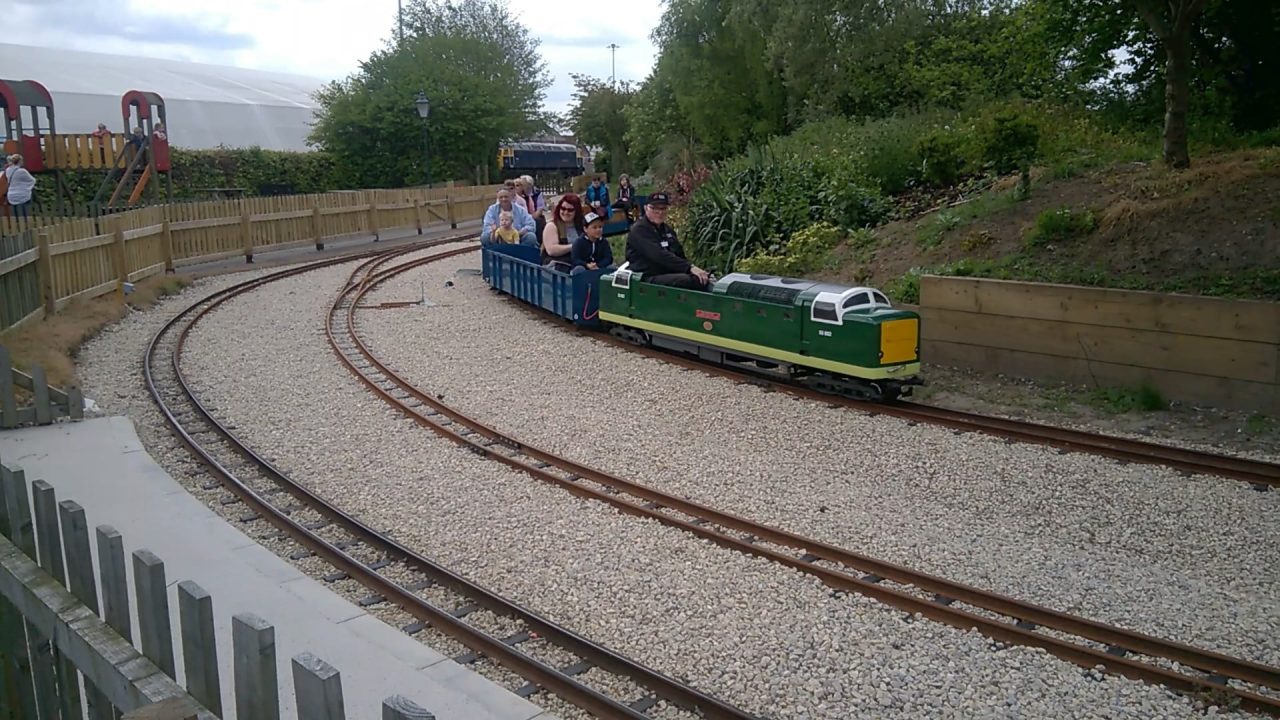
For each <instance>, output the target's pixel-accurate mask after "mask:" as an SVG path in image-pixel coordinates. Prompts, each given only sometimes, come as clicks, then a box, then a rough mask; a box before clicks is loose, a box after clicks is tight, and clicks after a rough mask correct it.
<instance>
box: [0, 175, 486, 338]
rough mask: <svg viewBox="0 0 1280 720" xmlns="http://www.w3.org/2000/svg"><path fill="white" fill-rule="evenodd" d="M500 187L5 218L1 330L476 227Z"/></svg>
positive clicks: (0, 235) (0, 247)
mask: <svg viewBox="0 0 1280 720" xmlns="http://www.w3.org/2000/svg"><path fill="white" fill-rule="evenodd" d="M499 187H501V186H499V185H490V186H468V187H444V188H431V189H427V188H408V189H403V190H360V191H344V192H330V193H321V194H313V195H286V196H276V197H259V198H243V199H240V200H221V201H210V202H193V203H176V204H169V205H155V206H151V207H145V208H140V209H138V210H131V211H128V212H121V213H115V214H110V215H102V216H98V217H90V218H11V217H3V218H0V299H2V300H3V301H4V309H3V311H0V330H4V329H7V328H10V327H15V326H19V325H22V324H23V323H27V322H31V321H33V320H36V319H39V318H42V317H46V316H49V315H52V314H54V313H55V312H57V311H58V310H61V309H63V308H65V307H66V306H67V305H68V304H70V303H72V302H75V301H76V300H80V299H89V298H93V297H97V296H99V295H103V294H105V293H108V292H112V291H121V292H123V290H124V287H125V285H126V284H128V283H134V282H138V281H139V280H142V279H145V278H148V277H151V276H152V275H157V274H159V273H163V272H173V271H175V270H176V269H177V268H181V267H183V266H187V265H192V264H195V263H202V262H209V261H213V260H220V259H226V258H230V257H236V256H239V255H243V256H244V257H245V259H246V261H248V262H252V261H253V257H254V253H255V252H260V251H262V250H266V249H281V248H289V247H301V246H305V245H311V244H314V245H315V246H316V249H317V250H323V249H324V245H325V242H326V241H327V240H333V239H336V238H342V237H348V236H359V235H372V236H373V237H374V238H375V239H377V238H380V237H381V236H382V235H383V234H385V233H387V232H389V231H392V230H405V229H410V228H413V229H416V230H417V232H419V233H421V232H422V231H423V229H424V228H427V227H430V226H432V225H438V224H443V223H448V224H449V226H450V227H452V228H457V226H458V223H459V222H460V221H466V220H470V219H478V218H479V217H481V216H482V215H483V213H484V211H485V209H486V208H487V207H488V206H489V205H490V204H491V203H492V202H493V198H494V194H495V192H496V191H497V189H498V188H499Z"/></svg>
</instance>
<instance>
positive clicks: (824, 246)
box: [736, 222, 844, 277]
mask: <svg viewBox="0 0 1280 720" xmlns="http://www.w3.org/2000/svg"><path fill="white" fill-rule="evenodd" d="M843 239H844V232H842V231H841V230H840V228H838V227H836V226H835V225H832V224H831V223H829V222H820V223H815V224H813V225H810V226H809V227H806V228H805V229H803V230H801V231H800V232H798V233H796V234H795V235H792V236H791V239H790V240H788V241H787V243H786V245H785V246H784V247H783V248H782V252H781V253H778V254H767V253H764V252H761V253H757V254H755V255H752V256H751V257H749V258H745V259H743V260H742V261H740V262H739V263H738V264H737V268H736V269H737V270H739V271H741V272H749V273H765V274H767V275H782V276H785V277H804V276H805V275H807V274H809V273H813V272H816V271H818V270H821V269H822V268H823V267H825V266H826V264H827V260H828V257H829V256H830V254H831V251H832V250H834V249H835V248H836V246H838V245H839V244H840V242H841V240H843Z"/></svg>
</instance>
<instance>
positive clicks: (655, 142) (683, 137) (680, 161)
mask: <svg viewBox="0 0 1280 720" xmlns="http://www.w3.org/2000/svg"><path fill="white" fill-rule="evenodd" d="M669 67H670V63H669V61H668V60H663V59H661V58H659V60H658V62H657V63H656V64H655V65H654V68H653V71H652V72H651V73H650V74H649V77H647V78H645V80H644V82H643V83H641V84H640V87H639V88H637V89H636V93H635V95H634V96H633V97H632V98H631V101H630V102H628V103H627V106H626V107H625V108H624V110H623V112H624V113H625V114H626V116H627V134H626V138H627V142H628V144H629V146H630V148H631V160H632V163H633V164H635V166H636V168H637V169H640V170H646V171H649V172H652V173H654V174H655V175H658V176H661V177H667V176H670V175H672V174H673V173H675V172H676V171H677V170H679V169H682V168H692V167H695V166H696V165H698V164H700V163H701V162H702V161H703V159H704V157H703V156H704V155H705V149H704V148H703V147H702V146H701V145H700V144H699V143H697V142H696V141H695V140H694V137H693V133H692V130H691V128H690V125H689V122H688V120H687V119H686V118H685V116H684V115H683V114H682V113H681V112H680V108H679V106H678V105H677V104H676V96H675V89H674V88H673V87H672V85H671V77H670V70H669Z"/></svg>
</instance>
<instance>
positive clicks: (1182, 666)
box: [327, 258, 1280, 716]
mask: <svg viewBox="0 0 1280 720" xmlns="http://www.w3.org/2000/svg"><path fill="white" fill-rule="evenodd" d="M437 259H439V258H427V259H418V260H414V261H410V262H405V263H402V264H399V265H395V266H392V267H383V268H379V269H377V270H376V271H373V272H370V273H368V274H366V276H365V277H364V279H363V280H362V281H361V282H360V283H357V284H351V285H348V287H347V288H345V289H344V290H343V292H342V293H341V294H340V295H339V297H338V298H337V299H335V301H334V303H333V305H332V306H331V308H330V315H329V321H328V330H327V331H328V334H329V341H330V344H331V346H332V347H333V349H334V352H335V354H336V355H337V356H338V358H339V359H340V361H341V362H342V363H343V364H344V365H346V367H347V368H348V369H349V370H350V371H351V372H352V373H353V374H354V375H355V376H356V377H357V378H358V379H359V380H360V381H361V382H363V383H364V384H365V385H366V386H367V387H369V388H370V390H372V391H373V392H374V393H375V394H377V395H378V396H379V397H381V398H382V399H383V400H384V401H385V402H387V403H388V404H390V405H391V406H392V407H394V408H396V409H398V410H400V411H401V412H402V413H404V414H405V415H406V416H407V417H408V418H410V419H412V420H413V421H415V422H416V423H418V424H419V425H421V426H423V427H425V428H428V429H430V430H432V431H434V432H436V433H437V434H439V435H440V436H442V437H445V438H447V439H449V440H452V441H453V442H455V443H457V444H458V445H461V446H463V447H465V448H467V449H468V450H470V451H472V452H474V453H476V454H478V455H481V456H484V457H487V458H489V459H491V460H494V461H496V462H500V463H502V464H505V465H507V466H509V467H512V468H514V469H517V470H520V471H523V472H525V473H527V474H529V475H531V476H533V477H535V478H537V479H540V480H543V481H545V482H548V483H552V484H554V485H557V486H559V487H562V488H564V489H565V490H567V491H569V492H571V493H573V494H575V495H577V496H579V497H584V498H589V499H593V500H597V501H600V502H603V503H607V504H609V505H611V506H613V507H616V508H618V509H619V510H621V511H623V512H627V513H630V514H633V515H637V516H641V517H649V518H652V519H655V520H657V521H659V522H662V523H663V524H666V525H668V526H671V527H676V528H680V529H682V530H684V531H686V532H689V533H691V534H693V535H696V536H698V537H701V538H706V539H709V540H712V541H714V542H716V543H718V544H720V545H722V546H724V547H728V548H731V549H734V550H738V551H740V552H743V553H747V554H751V555H756V556H760V557H765V558H768V559H770V560H772V561H774V562H777V563H779V564H781V565H784V566H787V567H790V568H794V569H797V570H800V571H802V572H806V573H809V574H811V575H813V576H815V577H817V578H819V579H821V580H822V581H823V582H824V583H826V584H827V585H828V586H830V587H832V588H835V589H837V590H841V591H848V592H857V593H860V594H862V595H866V596H868V597H872V598H875V599H877V600H880V601H881V602H884V603H886V604H889V605H891V606H894V607H897V608H901V609H903V610H906V611H907V612H910V613H920V614H921V615H924V616H926V617H929V618H931V619H934V620H937V621H939V622H944V623H947V624H949V625H953V626H955V627H958V628H962V629H968V628H977V629H978V630H979V631H981V632H982V633H984V634H985V635H987V636H988V637H991V638H993V639H994V640H997V641H1000V642H1006V643H1012V644H1019V645H1026V646H1031V647H1039V648H1043V649H1044V650H1046V651H1048V652H1050V653H1052V654H1054V655H1056V656H1057V657H1060V658H1062V659H1065V660H1068V661H1070V662H1074V663H1076V664H1079V665H1081V666H1083V667H1086V668H1096V667H1101V668H1103V669H1105V670H1106V671H1108V672H1112V673H1116V674H1119V675H1123V676H1126V677H1129V678H1133V679H1137V680H1142V681H1145V682H1150V683H1157V684H1161V685H1164V686H1167V687H1169V688H1171V689H1174V690H1176V691H1179V692H1183V693H1187V694H1192V695H1201V696H1203V697H1206V698H1219V697H1222V696H1223V695H1225V696H1228V697H1230V698H1232V702H1235V703H1238V704H1239V706H1240V707H1241V708H1243V709H1246V710H1250V711H1254V712H1263V713H1267V714H1271V715H1275V716H1280V692H1277V691H1280V668H1275V667H1271V666H1267V665H1263V664H1259V663H1254V662H1251V661H1248V660H1244V659H1241V658H1236V657H1232V656H1229V655H1225V654H1222V653H1216V652H1212V651H1208V650H1203V649H1200V648H1195V647H1192V646H1190V645H1186V644H1182V643H1178V642H1173V641H1169V640H1165V639H1162V638H1158V637H1154V636H1150V635H1146V634H1142V633H1137V632H1133V631H1130V630H1126V629H1123V628H1120V627H1116V626H1112V625H1108V624H1105V623H1100V622H1096V621H1092V620H1089V619H1086V618H1082V617H1078V616H1074V615H1070V614H1067V613H1063V612H1059V611H1056V610H1053V609H1051V608H1048V607H1045V606H1041V605H1037V604H1033V603H1028V602H1023V601H1020V600H1017V599H1015V598H1012V597H1008V596H1005V595H1000V594H997V593H992V592H988V591H985V590H982V589H979V588H976V587H973V586H969V585H965V584H962V583H957V582H952V581H950V580H946V579H945V578H941V577H938V576H934V575H929V574H926V573H922V572H918V571H915V570H912V569H910V568H907V567H904V566H901V565H896V564H893V563H888V562H885V561H882V560H878V559H875V558H871V557H868V556H865V555H861V554H859V553H856V552H852V551H849V550H846V549H843V548H839V547H836V546H833V545H830V544H827V543H824V542H821V541H818V540H815V539H812V538H806V537H803V536H801V535H798V534H795V533H791V532H788V531H786V530H782V529H779V528H774V527H770V526H766V525H762V524H760V523H756V522H754V521H752V520H750V519H747V518H744V517H740V516H736V515H733V514H730V513H726V512H722V511H719V510H716V509H714V508H711V507H708V506H705V505H701V504H699V503H696V502H692V501H689V500H686V499H684V498H681V497H678V496H674V495H671V494H668V493H664V492H662V491H660V490H656V489H654V488H650V487H647V486H644V485H641V484H639V483H636V482H633V481H630V480H627V479H624V478H621V477H618V476H615V475H612V474H609V473H606V472H604V471H601V470H597V469H595V468H591V467H588V466H586V465H583V464H580V463H577V462H574V461H573V460H570V459H568V458H564V457H560V456H557V455H554V454H552V453H550V452H548V451H545V450H542V449H539V448H537V447H534V446H531V445H529V444H527V443H525V442H523V441H521V440H520V439H518V438H514V437H511V436H508V435H505V434H503V433H501V432H499V431H497V430H495V429H494V428H492V427H489V426H487V425H485V424H484V423H482V422H481V421H479V420H477V419H475V418H471V417H468V416H467V415H465V414H463V413H461V412H459V411H457V410H456V409H454V408H452V407H450V406H449V405H447V404H445V403H444V402H442V401H440V400H439V399H437V398H436V397H434V396H433V395H432V394H430V393H426V392H423V391H422V390H420V389H419V388H417V387H415V386H413V385H412V384H411V383H410V382H408V381H407V380H405V379H404V378H403V377H401V376H400V375H398V374H397V373H396V372H395V371H394V370H393V369H392V368H390V367H388V366H386V365H385V364H384V363H382V362H381V361H380V360H379V359H378V358H377V357H376V356H375V355H374V354H373V353H372V351H370V349H369V348H368V347H367V345H366V344H365V343H364V341H363V339H362V338H361V337H360V335H359V332H358V327H357V322H356V316H357V309H358V308H359V306H360V305H359V303H360V301H361V299H362V298H363V297H364V296H365V295H367V294H368V293H369V292H370V291H372V290H373V289H374V288H376V287H377V286H378V285H379V284H381V283H382V282H385V281H386V280H389V279H390V278H392V277H395V276H396V275H399V274H401V273H404V272H407V271H409V270H412V269H415V268H418V267H421V266H423V265H425V264H427V263H429V262H433V261H435V260H437ZM627 347H631V346H630V345H628V346H627ZM659 355H660V356H661V357H662V358H663V359H668V358H669V357H671V356H668V355H667V354H665V353H660V354H659ZM689 365H690V367H695V368H698V369H708V366H706V365H704V364H702V363H693V362H692V361H690V363H689ZM818 397H820V398H822V399H824V400H827V401H828V402H830V401H831V400H833V399H834V398H832V397H830V396H825V395H818Z"/></svg>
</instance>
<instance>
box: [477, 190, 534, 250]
mask: <svg viewBox="0 0 1280 720" xmlns="http://www.w3.org/2000/svg"><path fill="white" fill-rule="evenodd" d="M501 212H509V213H511V217H512V219H513V220H514V225H515V228H516V230H519V231H520V242H521V244H524V245H528V246H530V247H537V245H538V238H537V236H536V235H534V234H533V228H534V222H533V218H532V217H531V216H530V215H529V211H528V210H525V209H524V208H522V207H520V206H519V205H517V204H516V203H513V202H511V191H510V190H508V189H506V188H502V189H500V190H498V198H497V202H495V203H494V204H492V205H490V206H489V209H488V210H485V212H484V223H483V225H482V227H481V229H480V245H481V246H482V247H488V246H490V245H493V244H494V239H493V231H494V230H495V229H496V228H497V227H498V213H501Z"/></svg>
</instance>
